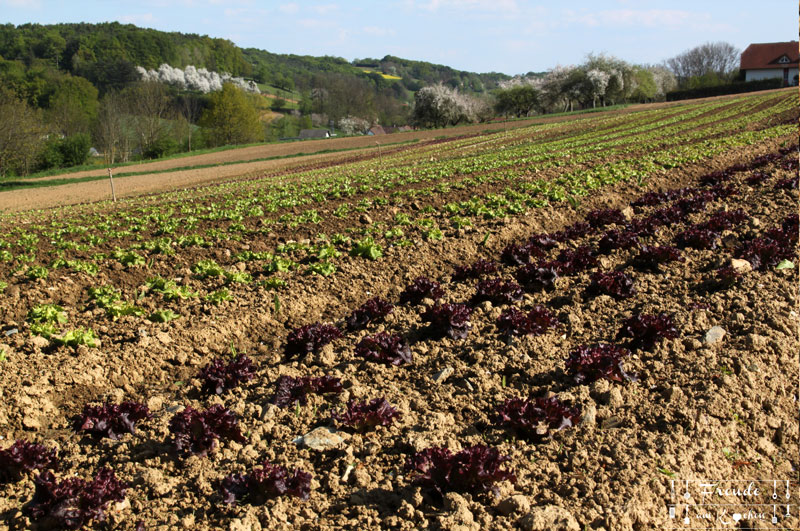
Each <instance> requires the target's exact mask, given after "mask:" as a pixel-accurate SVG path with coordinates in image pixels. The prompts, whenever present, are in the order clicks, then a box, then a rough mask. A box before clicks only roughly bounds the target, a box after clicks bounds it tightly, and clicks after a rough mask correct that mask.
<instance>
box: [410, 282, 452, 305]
mask: <svg viewBox="0 0 800 531" xmlns="http://www.w3.org/2000/svg"><path fill="white" fill-rule="evenodd" d="M443 296H444V290H443V289H442V288H441V286H439V283H438V282H435V281H433V280H430V279H428V278H425V277H417V278H415V279H414V281H413V282H412V283H411V284H409V285H408V286H406V289H405V290H403V293H401V294H400V303H401V304H406V303H409V304H419V303H421V302H422V299H433V300H435V301H438V300H439V299H441V298H442V297H443Z"/></svg>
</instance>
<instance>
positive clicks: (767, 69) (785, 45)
mask: <svg viewBox="0 0 800 531" xmlns="http://www.w3.org/2000/svg"><path fill="white" fill-rule="evenodd" d="M798 61H800V50H799V49H798V42H797V41H789V42H767V43H759V44H751V45H750V46H748V47H747V49H746V50H745V51H744V52H742V61H741V65H740V66H739V69H740V70H741V71H742V72H744V74H745V81H755V80H758V79H770V78H776V77H777V78H781V79H783V84H784V85H797V75H798V73H797V67H798Z"/></svg>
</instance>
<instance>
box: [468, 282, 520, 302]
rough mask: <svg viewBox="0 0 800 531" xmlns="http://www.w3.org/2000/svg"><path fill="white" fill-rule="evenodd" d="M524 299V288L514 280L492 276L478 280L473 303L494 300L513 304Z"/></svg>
mask: <svg viewBox="0 0 800 531" xmlns="http://www.w3.org/2000/svg"><path fill="white" fill-rule="evenodd" d="M521 299H522V288H520V287H519V286H518V285H517V284H515V283H514V282H504V281H503V280H502V279H500V278H490V279H486V280H481V281H480V282H478V286H477V287H476V289H475V295H473V296H472V304H478V303H479V302H482V301H492V302H493V303H495V304H511V303H513V302H514V301H518V300H521Z"/></svg>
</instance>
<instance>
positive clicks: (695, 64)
mask: <svg viewBox="0 0 800 531" xmlns="http://www.w3.org/2000/svg"><path fill="white" fill-rule="evenodd" d="M739 57H740V50H739V49H738V48H736V47H735V46H734V45H732V44H730V43H727V42H713V43H712V42H707V43H705V44H702V45H700V46H696V47H694V48H692V49H691V50H687V51H685V52H683V53H682V54H680V55H676V56H675V57H673V58H671V59H667V61H666V65H667V67H668V68H669V69H670V70H672V72H673V73H674V74H675V77H676V78H677V79H678V84H679V85H680V86H685V85H686V84H687V82H688V81H689V79H690V78H692V77H700V76H705V75H708V74H716V75H717V76H719V77H720V78H722V79H725V78H727V77H728V76H729V75H730V74H731V73H732V72H733V71H734V70H736V68H737V67H738V65H739Z"/></svg>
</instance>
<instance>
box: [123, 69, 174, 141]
mask: <svg viewBox="0 0 800 531" xmlns="http://www.w3.org/2000/svg"><path fill="white" fill-rule="evenodd" d="M124 94H125V96H126V107H127V108H128V112H129V113H130V114H131V117H132V119H133V127H134V130H135V131H136V138H137V142H138V147H139V149H140V150H141V153H142V155H147V154H154V152H155V151H158V149H157V148H156V147H157V145H158V144H159V143H161V142H163V141H164V139H165V138H166V136H167V127H166V125H167V122H166V120H167V119H168V118H171V111H172V109H171V107H170V103H169V95H168V94H167V88H166V87H165V86H164V84H162V83H159V82H158V81H142V82H139V83H137V84H136V85H133V86H132V87H130V88H128V89H126V90H125V93H124Z"/></svg>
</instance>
